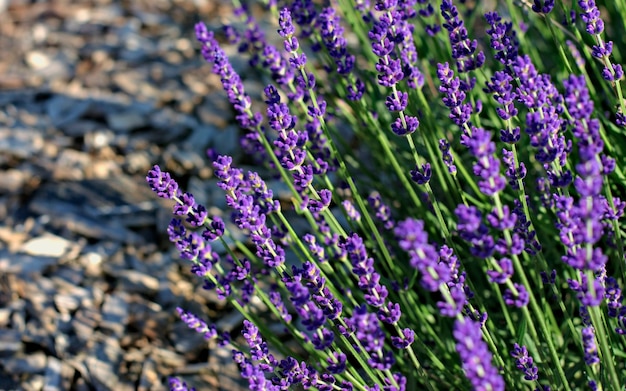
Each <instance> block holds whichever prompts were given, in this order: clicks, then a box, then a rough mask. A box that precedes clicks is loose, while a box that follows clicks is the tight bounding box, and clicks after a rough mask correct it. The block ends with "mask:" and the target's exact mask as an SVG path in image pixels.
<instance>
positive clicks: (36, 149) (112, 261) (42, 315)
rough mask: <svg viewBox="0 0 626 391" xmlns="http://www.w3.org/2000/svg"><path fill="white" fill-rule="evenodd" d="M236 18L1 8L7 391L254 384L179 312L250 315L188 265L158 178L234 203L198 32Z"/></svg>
mask: <svg viewBox="0 0 626 391" xmlns="http://www.w3.org/2000/svg"><path fill="white" fill-rule="evenodd" d="M229 12H230V9H229V8H228V7H226V6H222V5H221V4H219V2H216V1H214V0H132V1H115V0H109V1H107V0H92V1H86V0H58V1H57V0H50V1H36V0H32V1H28V0H0V20H2V22H1V23H0V53H2V55H0V390H18V389H19V390H42V389H43V390H46V391H53V390H115V391H123V390H162V389H167V376H169V375H179V376H181V377H183V378H184V379H185V380H187V381H188V383H191V384H192V385H196V386H198V388H199V389H204V390H236V389H239V385H238V383H237V382H238V378H239V375H238V373H237V368H236V367H234V366H233V364H231V363H230V357H229V354H228V352H225V351H222V350H219V349H215V350H214V349H213V348H214V347H215V346H213V345H211V344H210V343H207V342H205V341H204V340H203V339H202V336H200V335H198V334H196V333H194V332H193V331H192V330H189V329H188V328H187V327H186V326H185V325H184V324H183V323H182V322H181V321H180V320H179V319H178V317H177V315H176V311H175V308H176V307H177V306H182V307H184V308H186V309H189V310H192V311H194V312H195V313H196V314H198V315H202V316H204V318H205V319H207V320H212V321H218V323H219V325H220V326H221V328H223V329H225V330H235V331H237V330H238V328H239V327H240V324H241V320H242V319H241V317H240V316H239V315H238V314H236V313H232V312H231V310H230V309H229V308H227V307H226V306H225V305H224V303H223V302H220V301H219V300H218V299H217V298H216V297H215V296H213V295H211V294H209V293H207V292H204V291H202V289H201V288H200V285H201V284H200V281H198V280H197V279H196V278H194V277H193V276H191V275H190V273H189V270H188V269H189V268H188V265H187V264H186V263H185V262H183V261H181V260H179V259H178V256H177V254H176V252H175V251H174V249H173V246H172V245H170V243H169V242H168V240H167V236H166V234H165V230H166V227H167V223H168V222H169V220H170V217H171V214H170V207H171V205H169V204H168V203H167V202H162V201H161V200H159V199H157V198H156V196H155V195H153V194H152V193H151V191H150V190H149V188H148V186H147V185H146V182H145V175H146V173H147V171H148V169H149V168H150V167H151V166H152V165H153V164H160V165H161V167H163V168H164V169H167V170H169V171H170V172H172V174H173V175H174V176H175V177H176V178H177V179H179V180H180V181H181V185H182V186H184V187H185V188H186V189H189V190H191V191H192V192H193V193H194V194H195V195H196V198H197V199H199V200H204V201H206V203H207V204H208V205H220V202H219V198H220V197H223V196H220V194H218V193H214V192H215V191H219V189H217V188H216V187H215V186H214V180H213V179H212V172H211V169H210V165H209V164H208V159H207V158H206V150H207V148H213V149H215V150H217V151H219V152H220V153H235V152H236V151H237V148H238V130H237V127H236V126H234V125H233V120H232V118H233V114H232V111H231V110H230V108H229V106H228V102H227V101H226V100H225V95H224V94H223V93H222V92H221V90H220V86H219V80H218V79H217V77H215V76H214V75H211V73H210V67H209V66H208V65H207V64H205V63H204V61H203V60H202V58H201V56H200V55H199V52H198V45H197V44H196V42H195V40H194V36H193V25H194V23H195V22H197V21H198V20H204V21H205V22H207V23H208V24H209V26H210V28H213V29H217V28H218V27H219V26H220V24H221V21H222V20H224V19H223V18H225V17H226V16H227V15H229ZM236 66H237V67H238V70H239V71H240V72H242V73H243V74H245V73H246V69H247V68H246V64H245V61H243V60H240V62H239V63H237V64H236ZM249 89H250V90H251V91H252V92H253V94H254V90H255V84H252V85H250V87H249ZM256 90H257V91H260V84H259V85H257V86H256ZM222 204H223V202H222ZM214 208H215V206H214Z"/></svg>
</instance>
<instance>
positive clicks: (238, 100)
mask: <svg viewBox="0 0 626 391" xmlns="http://www.w3.org/2000/svg"><path fill="white" fill-rule="evenodd" d="M196 38H197V39H198V41H199V42H200V43H201V44H202V55H203V56H204V58H205V60H206V61H207V62H209V63H211V64H213V72H214V73H215V74H216V75H218V76H219V77H220V79H221V81H222V85H223V87H224V91H226V93H227V95H228V100H229V101H230V103H231V104H232V105H233V108H234V109H235V110H236V112H237V116H236V119H237V121H238V122H239V124H240V125H241V127H242V128H244V129H247V130H249V133H248V134H247V135H246V138H245V140H244V141H246V142H244V143H243V144H244V145H243V146H244V147H245V148H246V149H247V150H248V151H249V152H260V151H262V150H263V147H262V145H261V144H260V141H259V135H258V133H257V132H256V129H257V127H258V126H260V124H261V121H262V116H261V113H258V112H257V113H253V112H252V110H251V105H252V99H251V98H250V96H248V95H247V94H246V92H245V89H244V86H243V83H242V81H241V78H240V77H239V75H238V74H237V72H235V70H234V69H233V67H232V65H231V64H230V62H229V61H228V57H227V56H226V53H224V51H223V50H222V49H221V48H220V46H219V43H218V42H217V40H216V39H215V37H214V35H213V32H210V31H208V30H207V28H206V26H205V25H204V23H198V24H196Z"/></svg>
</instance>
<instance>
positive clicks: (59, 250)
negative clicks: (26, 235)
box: [20, 234, 73, 258]
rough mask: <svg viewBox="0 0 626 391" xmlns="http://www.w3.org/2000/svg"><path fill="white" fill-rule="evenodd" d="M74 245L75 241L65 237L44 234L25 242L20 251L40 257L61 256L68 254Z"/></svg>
mask: <svg viewBox="0 0 626 391" xmlns="http://www.w3.org/2000/svg"><path fill="white" fill-rule="evenodd" d="M72 247H73V243H72V242H71V241H69V240H67V239H65V238H62V237H60V236H56V235H52V234H44V235H42V236H39V237H36V238H33V239H30V240H29V241H27V242H26V243H24V244H23V245H22V246H21V247H20V252H22V253H25V254H28V255H34V256H40V257H56V258H60V257H61V256H63V255H65V254H67V253H68V252H69V251H70V249H71V248H72Z"/></svg>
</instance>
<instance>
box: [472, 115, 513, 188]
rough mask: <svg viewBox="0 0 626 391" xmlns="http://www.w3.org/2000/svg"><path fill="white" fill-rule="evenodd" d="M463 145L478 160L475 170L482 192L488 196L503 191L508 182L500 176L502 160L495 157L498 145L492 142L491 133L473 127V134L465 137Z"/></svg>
mask: <svg viewBox="0 0 626 391" xmlns="http://www.w3.org/2000/svg"><path fill="white" fill-rule="evenodd" d="M462 143H464V144H465V145H466V146H467V148H468V149H469V150H470V152H471V153H472V155H474V157H475V158H476V163H474V166H473V168H474V175H476V176H477V177H478V178H480V179H479V181H478V188H479V189H480V191H481V192H482V193H483V194H485V195H487V196H493V195H495V194H496V193H499V192H500V191H502V190H503V189H504V187H505V185H506V182H505V180H504V177H503V176H502V175H501V174H500V160H499V159H497V158H496V157H495V156H494V153H495V149H496V144H495V143H494V142H493V141H491V132H489V131H487V130H485V129H483V128H476V127H472V131H471V134H470V135H469V136H466V135H464V136H463V138H462Z"/></svg>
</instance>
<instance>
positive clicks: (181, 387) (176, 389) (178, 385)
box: [169, 377, 196, 391]
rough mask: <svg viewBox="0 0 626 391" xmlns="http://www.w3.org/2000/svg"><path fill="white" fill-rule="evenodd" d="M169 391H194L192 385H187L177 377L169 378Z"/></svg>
mask: <svg viewBox="0 0 626 391" xmlns="http://www.w3.org/2000/svg"><path fill="white" fill-rule="evenodd" d="M169 386H170V391H196V389H195V388H194V387H188V386H187V383H186V382H184V381H181V380H180V379H178V378H175V377H170V378H169Z"/></svg>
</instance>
